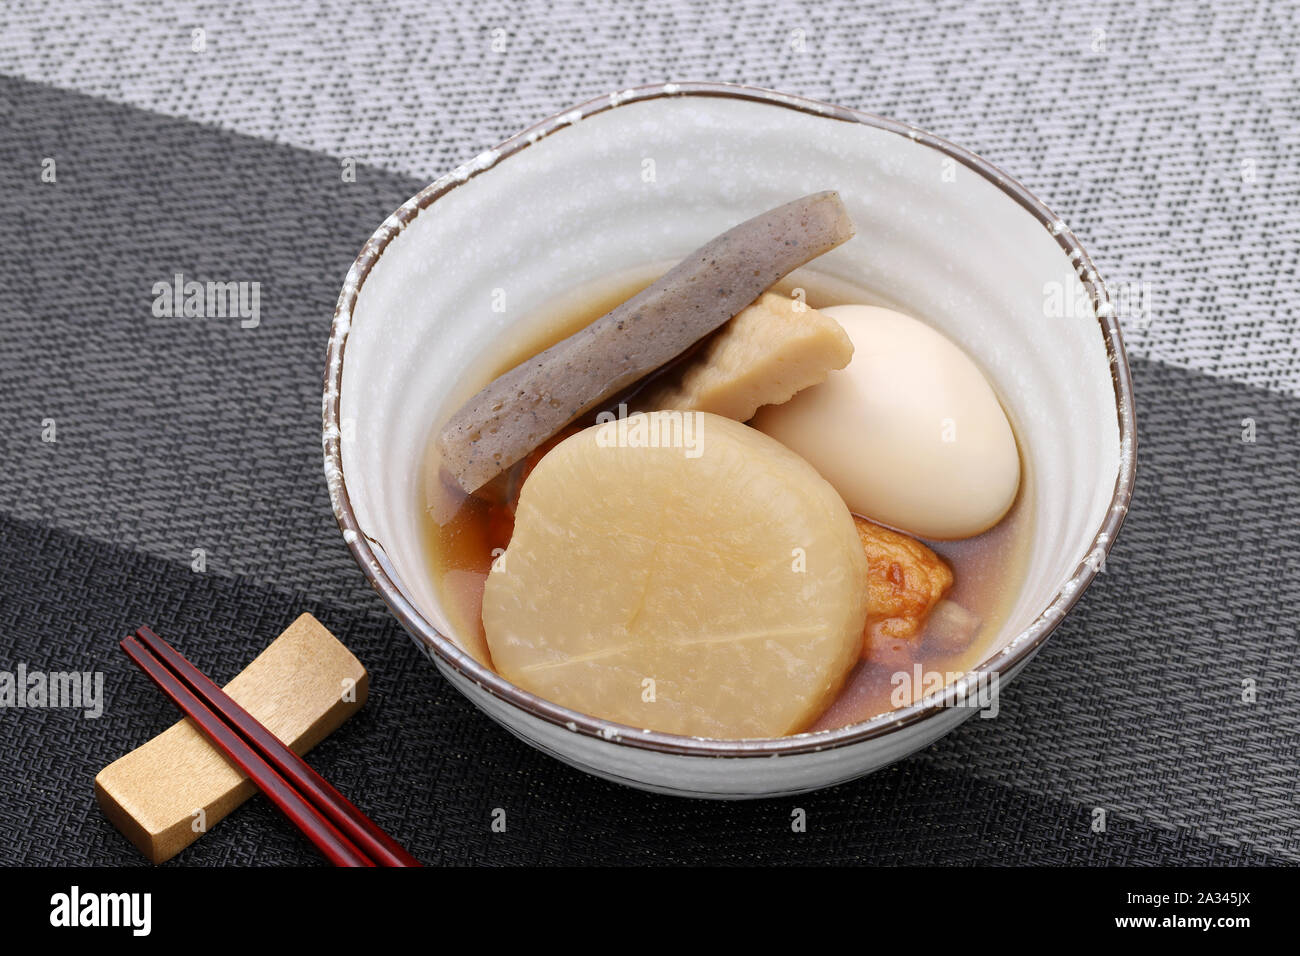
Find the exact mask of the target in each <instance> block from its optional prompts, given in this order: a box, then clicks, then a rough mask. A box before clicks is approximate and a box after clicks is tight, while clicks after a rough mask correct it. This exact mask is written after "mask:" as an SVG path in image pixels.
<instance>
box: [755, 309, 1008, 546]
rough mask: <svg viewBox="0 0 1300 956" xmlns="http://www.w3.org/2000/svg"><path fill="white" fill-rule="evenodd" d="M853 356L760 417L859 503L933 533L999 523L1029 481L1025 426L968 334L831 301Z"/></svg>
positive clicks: (970, 531) (963, 534)
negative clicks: (959, 342)
mask: <svg viewBox="0 0 1300 956" xmlns="http://www.w3.org/2000/svg"><path fill="white" fill-rule="evenodd" d="M819 311H820V312H821V313H822V314H823V315H828V316H830V317H831V318H833V319H835V320H836V321H837V322H839V323H840V325H842V326H843V327H844V331H845V332H847V333H848V335H849V338H850V339H851V340H852V341H853V349H854V351H853V359H852V360H851V361H850V362H849V364H848V366H847V367H846V368H843V369H841V370H839V371H833V372H831V373H830V375H829V377H828V378H827V380H826V381H825V382H823V383H822V384H820V385H814V386H812V387H811V388H808V389H805V390H804V391H802V392H800V393H799V394H797V395H795V397H794V398H792V399H791V400H790V401H788V402H786V403H785V404H783V405H767V406H764V407H763V408H760V409H759V410H758V414H757V415H755V417H754V420H753V424H754V426H755V427H757V428H758V429H760V430H761V431H764V432H766V433H767V434H769V435H771V436H772V437H773V438H775V439H777V440H778V441H780V442H781V443H782V444H783V445H785V446H786V447H787V448H790V449H791V450H793V451H796V452H798V453H799V454H800V455H802V456H803V457H804V458H805V459H807V460H808V462H809V463H810V464H812V465H813V467H814V468H816V469H817V470H818V471H819V472H820V473H821V474H822V476H823V477H824V478H825V479H826V480H827V481H829V482H830V483H831V485H832V486H834V488H835V490H836V491H838V492H839V493H840V496H841V497H842V498H843V499H844V502H845V504H847V505H848V506H849V510H851V511H854V512H856V513H858V514H860V515H863V516H865V517H867V518H871V519H873V520H875V521H879V522H881V523H882V524H887V525H892V526H893V527H895V528H898V529H899V530H902V531H907V532H909V533H911V534H914V535H917V536H918V537H922V538H931V539H939V540H945V539H954V538H968V537H971V536H973V535H976V534H979V533H980V532H982V531H985V530H986V529H988V528H990V527H992V526H993V525H995V524H997V522H998V521H999V520H1000V519H1001V518H1002V516H1003V515H1005V514H1006V513H1007V510H1008V509H1009V508H1010V507H1011V504H1012V502H1013V501H1014V500H1015V497H1016V490H1017V488H1019V486H1020V456H1019V454H1018V453H1017V451H1016V439H1015V435H1014V434H1013V433H1012V431H1011V424H1010V422H1008V421H1007V416H1006V413H1005V412H1004V411H1003V410H1002V406H1001V404H1000V403H999V402H998V398H997V395H996V394H994V392H993V388H992V386H990V385H989V383H988V380H987V379H986V378H985V377H984V373H983V372H981V371H980V370H979V368H977V367H976V365H975V363H974V362H972V361H971V360H970V358H969V357H968V356H967V355H966V353H965V352H963V351H962V350H961V349H959V348H958V347H957V346H956V345H954V344H953V343H952V342H950V341H949V340H948V339H946V338H945V337H944V336H943V335H941V334H940V333H938V332H936V331H935V330H934V329H932V328H930V327H929V326H928V325H925V324H924V323H922V322H919V321H917V320H916V319H914V318H912V317H911V316H907V315H903V314H902V313H901V312H895V311H893V310H892V309H884V308H879V307H877V306H867V305H837V306H832V307H830V308H826V309H820V310H819Z"/></svg>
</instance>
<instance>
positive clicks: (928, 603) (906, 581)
mask: <svg viewBox="0 0 1300 956" xmlns="http://www.w3.org/2000/svg"><path fill="white" fill-rule="evenodd" d="M853 523H854V524H855V525H856V526H857V529H858V538H859V539H861V541H862V550H863V551H865V552H866V555H867V625H866V630H865V633H864V634H863V641H862V656H863V657H865V658H868V659H875V658H876V657H879V656H881V654H882V653H883V652H885V651H887V650H888V649H889V648H890V647H891V645H892V646H893V647H894V648H895V649H897V645H898V644H899V642H901V641H910V640H912V639H913V638H915V637H917V636H919V635H920V633H921V629H922V627H923V626H924V625H925V619H926V618H927V617H928V616H929V614H930V611H931V610H932V609H933V608H934V606H935V605H936V604H937V603H938V602H939V600H940V598H942V597H943V596H944V594H946V593H947V592H948V589H949V588H951V587H952V581H953V578H952V569H951V568H949V567H948V565H947V564H946V563H945V562H944V560H943V558H941V557H939V556H938V555H937V554H935V553H934V552H933V551H931V550H930V549H929V548H927V547H926V546H925V545H924V544H922V543H921V542H920V541H917V540H916V539H915V538H911V537H908V536H907V535H905V534H900V533H899V532H897V531H891V530H890V529H889V528H885V527H883V526H881V525H878V524H875V523H874V522H871V521H868V520H866V519H865V518H860V517H858V516H857V515H854V516H853Z"/></svg>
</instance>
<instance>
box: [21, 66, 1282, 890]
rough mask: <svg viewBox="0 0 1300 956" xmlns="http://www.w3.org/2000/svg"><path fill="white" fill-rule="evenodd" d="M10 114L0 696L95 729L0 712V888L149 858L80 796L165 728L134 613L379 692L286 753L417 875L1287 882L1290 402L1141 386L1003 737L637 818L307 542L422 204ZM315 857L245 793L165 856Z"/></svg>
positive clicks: (232, 658) (958, 735) (90, 124)
mask: <svg viewBox="0 0 1300 956" xmlns="http://www.w3.org/2000/svg"><path fill="white" fill-rule="evenodd" d="M0 107H2V108H0V168H3V169H4V170H5V171H6V179H5V182H4V188H3V189H2V190H0V242H2V243H3V246H2V247H0V251H2V252H3V255H0V287H3V289H4V295H3V296H0V329H2V330H3V352H2V353H0V453H2V454H3V461H4V463H5V466H4V468H3V469H0V508H2V510H3V512H4V517H3V518H0V670H13V669H14V668H16V667H17V666H18V665H19V664H20V663H21V664H24V665H25V666H26V667H27V668H29V669H31V670H45V671H57V670H74V669H75V670H95V671H102V672H103V673H104V675H105V686H106V701H105V705H104V713H103V716H102V717H100V718H99V719H84V718H83V717H81V716H80V715H79V714H78V713H77V712H75V711H70V710H62V709H39V710H27V709H24V710H15V709H5V710H0V861H3V862H6V863H121V864H136V863H142V862H143V861H142V859H141V858H140V857H139V855H138V854H137V853H136V852H135V851H134V849H132V848H131V847H130V846H129V845H128V844H127V843H126V841H125V840H124V839H123V838H122V837H120V836H119V835H118V834H117V832H116V831H115V830H113V828H112V827H111V826H110V825H109V824H108V823H107V822H106V821H105V820H104V819H103V818H102V816H101V815H100V814H99V812H98V810H97V809H96V807H95V804H94V800H93V796H92V793H91V781H92V778H93V776H94V774H95V773H96V772H97V771H98V770H99V769H100V768H101V767H102V766H104V765H105V764H107V763H108V762H110V761H111V760H112V759H114V758H115V757H117V756H118V755H120V754H121V753H123V752H125V751H126V750H129V749H131V748H132V747H134V746H136V745H138V744H139V743H141V742H143V741H144V740H146V739H147V738H149V737H150V736H152V735H153V734H155V733H157V732H158V731H159V730H161V729H162V728H164V727H165V726H167V725H168V724H170V723H171V722H172V721H173V720H174V713H173V711H172V710H171V708H170V705H169V704H167V703H166V702H165V701H164V700H163V699H162V698H161V697H160V696H159V695H157V694H156V693H154V692H153V691H152V689H151V688H149V687H148V686H147V685H146V682H145V680H144V679H143V678H142V677H141V676H140V675H139V674H137V673H135V672H134V671H133V669H132V668H131V667H130V665H129V664H128V663H127V661H126V660H125V658H123V657H122V655H121V654H120V652H118V650H117V648H116V641H117V640H118V638H119V637H120V636H121V635H122V634H123V633H124V632H126V631H127V630H129V629H131V628H133V627H135V626H137V625H139V624H141V623H150V624H151V625H153V626H154V627H155V628H156V629H157V630H158V631H159V632H160V633H162V634H163V635H164V636H166V637H168V638H169V639H170V640H172V641H174V642H175V643H176V644H178V645H179V646H180V647H181V648H182V649H183V650H184V651H185V652H186V653H187V654H189V655H190V656H191V657H192V658H193V659H194V660H195V661H196V663H198V664H199V665H200V666H201V667H203V668H204V669H205V670H207V671H209V672H210V673H211V674H213V676H215V677H217V678H218V679H223V680H224V679H227V678H228V677H229V676H231V675H233V674H234V673H235V672H237V671H238V670H239V669H240V668H242V667H243V666H244V664H245V663H246V662H247V661H248V660H249V659H251V657H252V656H254V654H255V653H256V652H257V651H258V650H260V649H261V648H262V647H263V646H264V645H265V644H266V643H267V642H268V641H270V640H271V639H272V638H273V637H274V636H275V635H276V634H277V633H279V631H280V630H282V629H283V628H284V626H286V625H287V624H288V623H289V622H290V621H291V620H292V619H293V617H294V616H295V615H297V614H298V613H300V612H301V611H303V610H310V611H311V612H313V613H314V614H316V615H317V616H318V617H319V618H320V619H321V620H322V621H323V622H324V623H325V624H326V625H327V626H328V627H330V628H331V629H332V630H333V631H334V633H335V634H337V635H338V636H339V638H340V639H341V640H343V642H344V643H345V644H347V645H348V646H349V647H350V648H351V649H352V650H353V651H354V652H355V653H356V654H357V655H358V656H359V657H360V658H361V660H362V661H363V662H364V663H365V664H366V666H367V667H368V668H369V669H370V671H371V673H372V675H373V691H372V697H371V700H370V701H369V703H368V704H367V706H366V707H365V708H364V710H363V711H362V712H361V713H360V714H359V715H358V716H356V717H355V718H353V719H352V720H351V721H350V722H349V723H348V724H346V725H345V726H344V727H343V728H342V729H341V730H339V731H338V732H336V733H335V734H334V735H333V736H331V737H330V738H329V739H328V740H327V741H325V742H324V743H323V744H322V745H321V746H320V747H319V748H318V749H317V750H316V751H314V753H313V756H312V762H313V763H314V764H315V765H316V766H317V767H318V768H319V769H320V770H321V772H322V773H324V774H325V775H326V776H327V777H328V778H330V779H331V780H333V781H334V782H335V783H336V784H337V785H338V786H339V787H340V789H342V790H343V791H344V792H346V793H348V794H349V795H350V796H352V797H353V799H354V800H355V801H356V802H357V803H358V804H359V805H360V806H361V807H362V808H363V809H365V810H366V811H367V812H368V813H370V814H371V815H372V816H373V817H374V818H375V819H376V820H377V821H378V822H379V823H380V824H381V825H382V826H384V827H385V828H387V829H389V830H391V831H392V832H393V833H394V835H396V836H397V837H398V838H399V839H400V840H401V841H402V842H404V843H405V844H407V845H408V846H409V847H410V848H411V849H412V850H413V851H414V852H415V853H416V854H417V855H419V856H420V857H421V858H423V859H425V860H427V861H430V862H445V863H469V862H486V863H560V862H610V863H649V862H675V863H686V862H719V863H733V862H769V861H770V862H777V861H781V862H806V863H817V862H864V863H973V862H985V863H1028V862H1039V863H1067V862H1068V863H1089V864H1116V863H1269V862H1292V863H1294V862H1297V861H1300V837H1298V836H1297V831H1298V828H1300V795H1298V794H1297V774H1296V769H1297V741H1298V740H1300V706H1298V705H1300V651H1298V650H1297V641H1296V638H1297V631H1296V619H1297V612H1300V573H1298V572H1300V566H1298V563H1300V562H1298V559H1297V557H1296V553H1297V549H1298V548H1300V480H1298V479H1297V464H1298V463H1300V454H1298V452H1300V401H1297V400H1296V399H1294V398H1290V397H1287V396H1285V395H1282V394H1278V393H1272V392H1267V391H1262V390H1257V389H1252V388H1248V387H1245V386H1241V385H1236V384H1233V383H1231V382H1228V381H1225V380H1221V379H1216V378H1211V377H1208V376H1204V375H1201V374H1198V373H1195V372H1189V371H1184V370H1179V369H1175V368H1171V367H1167V366H1163V365H1159V364H1154V363H1148V362H1144V361H1139V362H1136V363H1135V367H1134V374H1135V378H1136V384H1137V390H1138V398H1139V408H1138V413H1139V422H1140V441H1139V482H1138V487H1137V493H1136V496H1135V499H1134V503H1133V508H1132V512H1131V516H1130V518H1129V521H1128V524H1127V525H1126V526H1125V529H1124V531H1123V534H1122V535H1121V537H1120V540H1119V543H1118V545H1117V547H1116V549H1115V551H1114V552H1113V554H1112V556H1111V558H1110V560H1109V562H1108V567H1107V571H1106V573H1105V574H1104V575H1102V576H1101V578H1100V579H1099V580H1098V582H1097V583H1096V584H1094V586H1093V587H1092V588H1091V589H1090V591H1089V592H1088V594H1087V595H1086V597H1085V598H1084V600H1083V602H1082V603H1081V605H1080V606H1079V608H1078V609H1077V610H1076V612H1074V613H1073V614H1072V615H1071V616H1070V617H1069V619H1068V620H1067V622H1066V623H1065V624H1064V625H1063V626H1062V627H1061V629H1060V631H1059V632H1058V633H1057V635H1056V636H1055V637H1054V638H1053V640H1052V641H1051V642H1050V643H1049V645H1048V646H1047V648H1046V649H1045V650H1044V651H1043V652H1042V653H1041V654H1040V655H1039V656H1038V658H1037V659H1035V661H1034V662H1033V663H1032V664H1031V665H1030V666H1029V668H1027V670H1026V671H1025V672H1024V674H1023V675H1022V676H1021V677H1019V678H1018V679H1017V680H1016V681H1015V682H1014V684H1012V685H1011V686H1010V687H1009V688H1007V689H1006V691H1005V692H1004V694H1003V699H1002V712H1001V715H1000V716H999V718H998V719H996V720H992V721H970V722H968V723H966V724H965V725H963V726H962V727H961V728H959V729H958V730H957V731H956V732H955V733H953V734H952V735H950V736H948V737H946V738H944V739H943V740H942V741H940V742H939V743H937V744H936V745H935V746H933V747H931V748H929V749H928V750H926V751H924V752H923V753H921V754H918V755H916V756H914V757H912V758H910V759H908V760H906V761H904V762H903V763H901V764H898V765H895V766H893V767H891V768H888V769H886V770H884V771H882V772H880V773H877V774H875V775H873V776H871V777H869V778H867V779H864V780H861V781H858V782H855V783H852V784H847V785H844V786H841V787H838V788H835V789H833V790H829V791H825V792H822V793H818V794H815V795H809V796H804V797H800V798H797V799H793V800H780V801H760V802H753V803H745V804H713V803H703V802H692V801H687V800H681V799H675V798H668V797H656V796H650V795H646V794H642V793H638V792H634V791H631V790H628V789H624V788H621V787H618V786H615V785H612V784H607V783H604V782H601V781H598V780H595V779H592V778H590V777H587V776H585V775H583V774H581V773H579V772H577V771H573V770H570V769H568V768H566V767H564V766H562V765H560V764H558V763H556V762H555V761H553V760H551V759H549V758H547V757H544V756H542V755H540V754H538V753H536V752H535V751H533V750H531V749H529V748H528V747H526V746H525V745H523V744H521V743H520V742H518V741H517V740H515V739H514V738H513V737H511V736H509V735H508V734H507V733H505V732H504V731H502V730H501V729H499V728H498V727H496V726H495V725H494V724H492V723H491V722H490V721H488V720H487V719H486V718H484V717H483V716H481V715H480V714H479V713H478V712H477V711H476V710H474V708H473V707H471V706H470V705H469V704H468V703H467V702H466V701H464V700H463V699H462V698H461V697H460V696H459V695H458V694H457V693H456V692H455V691H453V690H452V689H451V688H450V687H449V686H448V685H447V684H446V683H445V682H444V681H443V680H442V678H441V677H440V676H439V675H438V674H437V673H436V672H435V671H434V670H433V669H432V668H431V667H430V666H429V665H428V663H427V662H426V661H425V660H424V659H423V658H422V657H421V656H420V655H419V654H418V653H417V652H416V650H415V649H414V647H413V646H412V645H411V644H410V642H409V640H408V639H407V638H406V637H405V636H404V634H403V633H402V632H401V631H400V629H399V628H398V627H397V626H396V625H395V624H394V623H393V622H392V620H391V619H390V618H389V617H388V616H387V615H386V613H385V612H384V610H383V608H382V605H381V603H380V602H379V599H378V598H377V597H375V596H374V595H373V594H372V593H371V592H370V591H369V589H368V588H367V587H366V585H365V582H364V579H363V577H362V575H361V573H360V571H359V570H357V568H356V567H355V565H354V564H353V563H352V561H351V559H350V557H349V556H348V554H347V551H346V549H345V547H344V545H343V543H342V540H341V537H340V535H339V534H338V530H337V528H336V526H335V525H334V521H333V518H332V516H331V515H330V510H329V506H328V501H327V497H326V494H325V489H324V482H323V479H322V477H321V465H320V450H319V408H320V401H319V388H320V376H321V363H322V358H323V348H324V342H325V338H326V335H327V329H328V323H329V319H330V316H331V314H332V309H333V304H334V298H335V296H336V294H337V289H338V285H339V283H340V281H341V277H342V276H343V274H344V272H345V271H346V269H347V267H348V265H349V264H350V262H351V260H352V258H353V256H354V255H355V253H356V250H357V249H358V248H359V246H360V244H361V242H362V241H363V240H364V239H365V237H366V236H367V235H368V234H369V233H370V231H371V230H372V229H373V227H374V226H375V224H376V223H378V222H379V221H380V220H381V219H382V218H383V217H384V216H385V215H386V214H387V213H388V212H390V211H391V210H392V209H393V208H395V207H396V206H397V205H398V204H399V203H400V202H401V201H403V200H404V199H405V198H406V197H407V196H409V195H410V194H411V193H413V192H414V191H415V190H416V189H418V188H419V187H420V186H421V185H422V183H420V182H417V181H414V180H412V179H409V178H406V177H400V176H395V175H392V174H388V173H383V172H380V171H378V170H374V169H369V168H365V167H362V168H361V169H359V171H358V176H357V181H356V182H355V183H344V182H343V181H342V180H341V177H340V174H339V162H338V160H337V159H335V158H332V157H328V156H322V155H319V154H315V153H310V152H305V151H301V150H295V149H290V148H286V147H282V146H276V145H273V144H270V143H267V142H264V141H260V140H255V139H248V138H244V137H240V136H237V135H233V134H230V133H228V132H222V131H218V130H215V129H210V128H205V127H201V126H196V125H194V124H191V123H187V122H184V121H180V120H174V119H167V118H163V117H159V116H155V115H151V114H147V113H143V112H140V111H137V110H132V109H129V108H126V107H120V106H114V105H110V104H107V103H104V102H101V101H98V100H93V99H89V98H85V97H81V96H78V95H75V94H69V93H65V92H58V91H54V90H50V89H47V88H44V87H40V86H36V85H33V84H28V83H22V82H19V81H14V80H4V79H0ZM46 157H54V158H55V159H56V160H57V182H56V183H53V184H51V183H43V182H42V181H41V178H40V170H41V161H42V159H43V158H46ZM12 171H19V172H12ZM1085 242H1086V237H1085ZM177 272H181V273H183V274H185V276H186V278H195V279H200V280H206V279H220V280H250V281H259V282H260V283H261V288H262V315H261V325H260V327H259V328H257V329H254V330H243V329H240V328H239V327H238V323H237V322H232V321H223V320H184V319H174V320H165V319H156V318H154V317H153V316H152V315H151V312H150V305H151V302H152V300H153V295H152V292H151V290H152V287H153V285H154V283H156V282H159V281H170V280H171V277H172V276H173V275H174V274H175V273H177ZM1247 417H1249V418H1252V419H1254V421H1255V423H1256V428H1257V440H1256V442H1254V443H1253V444H1245V443H1243V442H1242V441H1241V429H1242V425H1241V422H1242V419H1243V418H1247ZM47 419H53V420H54V421H55V422H56V427H57V436H58V441H57V442H55V443H47V442H44V441H42V431H43V429H44V428H45V427H46V426H45V425H44V424H43V423H45V422H46V420H47ZM195 548H202V549H203V550H204V551H205V553H206V555H207V570H206V571H205V572H203V573H196V572H194V571H192V570H190V560H191V558H190V556H191V554H192V551H193V549H195ZM1245 679H1251V680H1253V681H1255V682H1256V685H1257V688H1258V696H1257V700H1256V702H1255V703H1253V704H1245V703H1242V700H1241V696H1242V695H1241V688H1242V681H1243V680H1245ZM796 806H798V807H803V808H804V809H805V810H806V811H807V814H808V830H807V832H806V833H801V834H795V833H792V832H791V828H790V812H791V810H792V808H794V807H796ZM498 807H499V808H504V809H505V810H506V811H507V819H508V821H509V828H508V830H507V832H506V833H499V834H494V833H492V832H491V829H490V822H491V815H492V811H493V810H494V809H495V808H498ZM1097 807H1102V808H1105V809H1106V810H1107V815H1108V827H1107V829H1106V831H1105V832H1104V833H1094V832H1093V831H1092V829H1091V826H1090V824H1091V821H1092V814H1093V811H1094V809H1095V808H1097ZM316 859H317V858H316V857H315V855H314V854H313V852H312V851H311V850H310V849H309V848H308V847H307V846H306V845H305V844H304V843H303V841H302V840H301V839H300V838H299V837H298V836H297V834H296V833H295V832H294V831H293V830H291V829H290V828H289V827H287V826H286V825H285V824H284V823H283V822H282V821H281V820H280V819H279V818H278V817H277V815H276V814H275V813H274V812H273V811H272V809H271V808H270V807H269V805H268V804H267V803H266V802H265V801H264V800H262V799H261V798H256V799H254V800H253V801H251V802H250V803H249V804H248V805H247V806H246V807H244V808H243V809H241V810H240V811H238V812H236V813H235V814H233V815H232V816H231V817H230V818H229V819H227V820H226V821H224V822H223V823H221V824H220V825H218V826H217V827H215V828H214V829H213V831H212V832H211V833H210V834H208V835H207V836H205V837H204V838H203V839H202V840H200V841H199V842H198V843H197V844H195V845H194V846H193V847H191V848H190V849H189V850H187V851H185V852H184V853H182V854H181V855H180V856H179V857H178V858H177V859H176V861H175V864H182V865H183V864H195V865H197V864H229V863H258V864H274V863H307V864H310V863H314V862H316Z"/></svg>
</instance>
